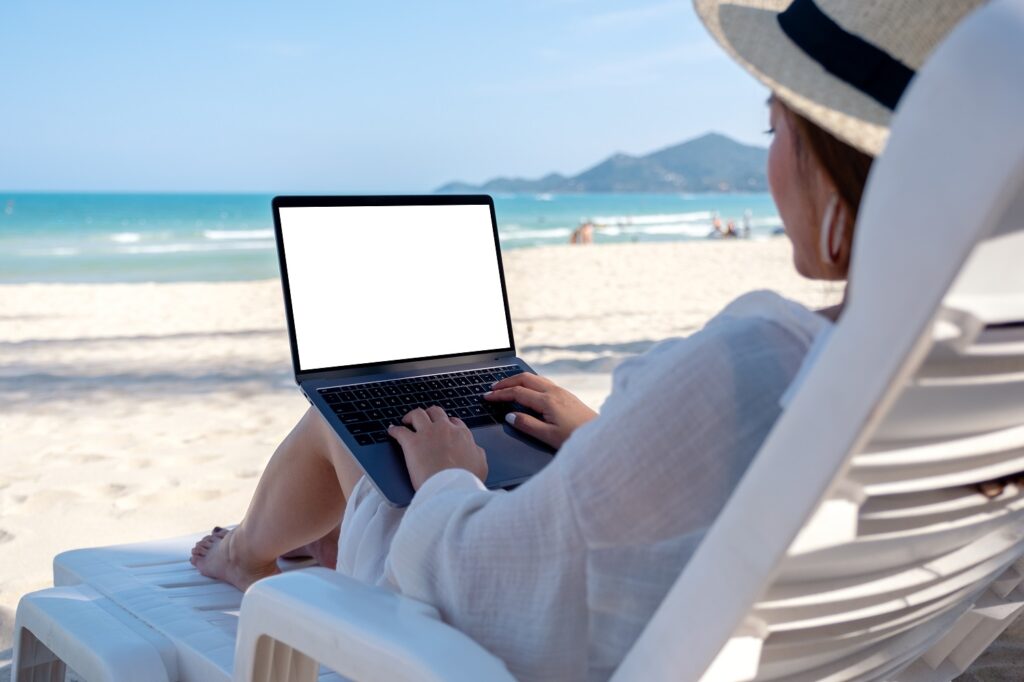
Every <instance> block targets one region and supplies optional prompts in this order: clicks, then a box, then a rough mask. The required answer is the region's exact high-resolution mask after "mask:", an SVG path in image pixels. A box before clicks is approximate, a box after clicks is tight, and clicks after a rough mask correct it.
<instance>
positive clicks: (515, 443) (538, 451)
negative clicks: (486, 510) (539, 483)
mask: <svg viewBox="0 0 1024 682" xmlns="http://www.w3.org/2000/svg"><path fill="white" fill-rule="evenodd" d="M473 439H474V440H476V443H477V445H479V446H480V447H482V448H483V449H484V451H485V452H487V468H488V473H487V487H488V488H500V487H503V486H507V485H511V484H514V483H521V482H523V481H525V480H526V479H528V478H529V477H530V476H533V475H534V474H535V473H537V472H538V471H540V470H541V469H543V468H544V467H545V466H546V465H547V464H548V463H549V462H550V461H551V459H552V457H553V456H554V450H553V449H552V448H550V447H548V446H547V445H545V444H544V443H541V442H540V441H538V440H535V439H533V438H531V437H529V436H527V435H525V434H523V433H520V432H519V431H516V430H515V429H513V428H512V427H511V426H508V425H507V424H495V425H494V426H484V427H480V428H476V429H473Z"/></svg>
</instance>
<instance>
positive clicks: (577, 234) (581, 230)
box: [569, 220, 594, 244]
mask: <svg viewBox="0 0 1024 682" xmlns="http://www.w3.org/2000/svg"><path fill="white" fill-rule="evenodd" d="M569 243H570V244H593V243H594V223H592V222H590V221H589V220H588V221H586V222H584V223H583V224H582V225H580V226H579V227H577V228H576V229H575V230H573V231H572V235H571V236H570V237H569Z"/></svg>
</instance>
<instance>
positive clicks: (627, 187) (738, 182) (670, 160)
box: [437, 133, 768, 193]
mask: <svg viewBox="0 0 1024 682" xmlns="http://www.w3.org/2000/svg"><path fill="white" fill-rule="evenodd" d="M767 156H768V150H766V149H764V148H763V147H754V146H751V145H745V144H741V143H739V142H736V141H735V140H733V139H730V138H728V137H726V136H725V135H720V134H718V133H707V134H705V135H702V136H700V137H698V138H695V139H693V140H688V141H686V142H682V143H680V144H677V145H674V146H671V147H666V148H665V149H661V150H658V151H656V152H652V153H650V154H647V155H645V156H632V155H630V154H614V155H612V156H610V157H608V158H607V159H605V160H604V161H602V162H600V163H599V164H597V165H596V166H593V167H591V168H588V169H587V170H585V171H583V172H582V173H579V174H578V175H574V176H572V177H567V176H564V175H560V174H558V173H551V174H549V175H545V176H544V177H542V178H539V179H536V180H528V179H524V178H504V177H499V178H495V179H493V180H489V181H487V182H485V183H483V184H482V185H472V184H469V183H465V182H450V183H448V184H446V185H444V186H442V187H439V188H438V189H437V191H438V192H449V193H453V192H552V193H556V192H764V191H767V189H768V181H767V178H766V176H765V164H766V161H767Z"/></svg>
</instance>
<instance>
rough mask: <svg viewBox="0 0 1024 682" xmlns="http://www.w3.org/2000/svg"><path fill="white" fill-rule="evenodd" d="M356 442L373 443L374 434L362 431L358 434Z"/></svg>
mask: <svg viewBox="0 0 1024 682" xmlns="http://www.w3.org/2000/svg"><path fill="white" fill-rule="evenodd" d="M356 442H357V443H359V444H360V445H373V436H371V435H370V434H368V433H360V434H359V435H357V436H356Z"/></svg>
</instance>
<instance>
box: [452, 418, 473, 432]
mask: <svg viewBox="0 0 1024 682" xmlns="http://www.w3.org/2000/svg"><path fill="white" fill-rule="evenodd" d="M448 421H450V422H451V423H452V425H453V426H465V427H466V428H467V429H468V428H469V427H468V426H466V422H464V421H462V420H461V419H459V418H458V417H448Z"/></svg>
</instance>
